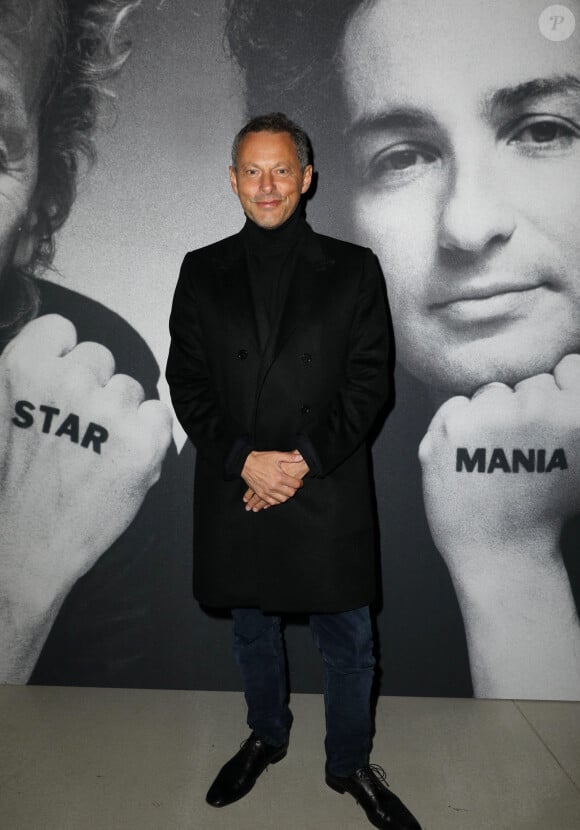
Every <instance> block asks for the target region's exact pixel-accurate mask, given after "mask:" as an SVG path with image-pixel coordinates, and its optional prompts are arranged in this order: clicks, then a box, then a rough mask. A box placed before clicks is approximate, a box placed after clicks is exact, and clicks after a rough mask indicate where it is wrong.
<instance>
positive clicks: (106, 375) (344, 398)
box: [0, 0, 580, 830]
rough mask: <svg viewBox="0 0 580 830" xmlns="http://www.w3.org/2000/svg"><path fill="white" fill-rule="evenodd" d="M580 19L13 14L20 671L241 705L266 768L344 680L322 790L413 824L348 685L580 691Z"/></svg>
mask: <svg viewBox="0 0 580 830" xmlns="http://www.w3.org/2000/svg"><path fill="white" fill-rule="evenodd" d="M579 38H580V3H579V2H578V0H570V2H566V4H565V5H552V4H550V3H548V2H546V0H508V1H507V2H506V0H503V1H502V2H500V0H484V2H482V0H438V2H428V0H215V1H214V0H0V103H1V105H2V106H1V110H0V111H1V112H2V116H3V117H2V120H1V121H0V137H1V141H0V684H3V685H6V686H19V687H28V688H29V689H32V688H33V687H40V688H39V690H40V689H44V688H50V687H55V688H68V687H79V688H86V689H88V688H91V689H111V690H113V689H127V690H129V689H130V690H150V691H152V690H166V691H168V692H169V691H176V692H177V691H179V692H187V691H191V692H198V691H199V692H204V693H205V692H209V693H224V694H225V693H242V692H243V693H244V695H245V697H244V700H245V704H247V706H248V725H249V727H250V730H251V735H252V736H254V737H251V738H250V739H249V743H247V744H245V745H244V746H245V749H244V748H242V750H240V751H245V752H246V753H248V752H254V753H258V752H262V751H263V748H262V745H263V746H265V747H266V755H264V757H263V758H261V760H260V761H259V763H258V762H257V761H256V758H257V755H256V757H255V758H254V762H255V763H257V764H258V767H259V766H260V764H261V765H262V766H261V768H259V769H258V768H257V769H258V771H257V773H256V776H255V777H256V779H257V777H258V776H259V775H260V773H261V772H262V771H263V769H265V768H266V767H267V766H268V765H269V764H273V763H275V762H276V761H277V760H281V759H282V757H283V754H281V752H280V748H281V747H286V745H287V743H288V735H289V731H290V726H291V724H292V718H293V715H292V712H294V710H293V709H292V696H293V695H298V696H300V695H320V696H321V699H323V700H324V706H325V710H324V712H325V728H326V730H327V732H326V744H325V747H323V750H322V751H323V752H325V753H326V755H325V758H326V761H325V763H326V767H325V769H326V776H327V778H326V783H327V784H329V786H330V787H331V788H334V789H338V791H339V792H340V788H341V786H342V784H341V782H345V781H350V779H351V777H352V776H351V772H352V771H353V769H354V768H355V767H356V768H357V769H363V768H364V769H366V768H367V767H368V768H369V769H371V773H369V775H371V776H374V777H372V778H371V779H369V780H371V784H369V785H368V786H370V787H371V790H373V792H374V796H373V798H375V796H376V798H377V799H378V802H380V804H382V807H381V806H379V807H377V808H376V809H377V810H378V811H379V812H378V813H376V814H375V813H373V812H372V810H373V809H375V807H373V808H371V807H369V808H368V810H370V812H368V811H367V807H365V800H364V799H365V796H364V795H363V796H360V793H358V790H357V791H353V790H352V788H351V785H350V783H349V784H348V785H345V786H344V787H343V792H344V791H346V792H347V793H350V794H351V795H353V796H354V798H355V801H357V802H359V805H360V806H358V807H357V811H358V812H357V816H359V819H360V821H361V822H362V824H361V825H360V826H361V827H363V826H367V825H368V821H371V823H373V821H374V822H375V825H374V826H377V827H379V826H383V824H380V823H376V822H377V821H378V822H380V821H389V822H391V823H393V822H394V824H393V826H394V827H400V828H402V830H403V829H405V828H406V830H409V828H416V827H419V826H422V827H424V828H428V827H430V826H431V825H430V823H429V820H428V815H425V813H424V811H423V812H421V810H420V809H417V810H415V809H414V808H415V807H416V805H417V801H416V799H415V797H414V793H413V791H412V789H411V791H410V792H409V791H406V790H404V789H403V790H402V792H401V793H400V794H399V791H398V789H397V787H396V786H394V787H393V789H394V792H392V791H391V790H390V789H389V790H388V793H389V795H392V797H393V798H394V799H396V805H397V806H396V807H395V806H393V805H394V804H395V802H389V807H388V809H387V808H386V807H385V804H384V803H383V802H381V798H385V797H384V795H382V793H383V786H384V785H383V784H382V783H381V780H380V776H379V777H378V778H377V775H376V774H375V772H373V771H372V768H373V767H374V763H375V758H374V756H375V754H376V752H375V751H373V756H372V760H373V763H372V764H371V763H370V761H369V757H370V756H369V752H370V751H371V750H370V747H371V743H372V742H371V737H372V734H374V733H373V727H372V726H371V725H370V723H371V722H370V720H368V717H367V715H368V716H369V717H370V715H369V713H370V712H371V709H369V707H368V705H367V704H364V705H362V704H360V701H359V698H358V697H357V698H356V700H357V701H359V702H358V703H354V702H353V701H354V700H355V697H356V695H359V696H362V697H360V699H361V700H362V698H363V697H364V700H367V698H369V699H371V698H372V701H373V704H372V707H376V706H379V707H380V706H381V705H382V704H381V701H383V703H384V702H385V701H387V700H389V699H390V698H394V699H397V700H398V699H407V698H408V699H410V700H412V699H428V700H432V701H433V703H434V705H438V704H437V701H438V700H457V701H458V702H459V701H463V700H468V701H470V702H478V701H486V702H489V703H490V705H491V704H492V703H493V702H494V701H514V700H518V701H524V702H525V701H527V702H529V703H530V705H532V704H533V702H535V701H550V702H559V703H569V704H573V703H578V702H580V45H579ZM261 119H262V120H261ZM232 144H233V146H232ZM274 155H275V156H276V158H275V159H274ZM271 160H274V161H276V165H274V164H273V163H272V164H270V161H271ZM282 161H284V165H282ZM295 162H296V164H297V167H293V166H292V165H293V164H294V163H295ZM266 167H268V170H269V171H270V172H271V177H272V178H271V181H270V180H268V182H267V183H266V185H265V184H264V181H263V176H264V175H265V174H264V172H263V171H264V170H265V169H266ZM282 168H283V169H282ZM279 171H281V172H279ZM260 177H262V178H260ZM276 177H278V178H276ZM274 480H275V482H276V484H275V485H274V484H273V483H272V482H273V481H274ZM266 482H268V483H267V484H266ZM363 609H364V610H363ZM356 615H358V616H356ZM330 617H333V618H337V619H339V621H340V624H341V626H343V628H340V630H339V629H338V628H337V629H336V630H335V629H334V628H333V627H332V626H331V623H330V621H329V618H330ZM355 617H356V619H355ZM264 621H266V622H264ZM266 625H267V627H268V633H267V636H268V637H271V638H272V639H271V641H270V640H268V645H267V648H268V649H270V650H271V651H272V653H275V655H276V656H275V661H276V662H275V666H274V664H273V663H272V664H271V665H270V664H269V665H270V668H272V666H274V668H273V669H272V672H273V674H272V676H273V675H274V674H276V676H278V675H279V676H280V677H282V676H283V680H279V681H276V682H279V683H280V685H279V686H278V687H277V692H276V694H277V695H278V697H279V698H280V699H284V705H283V706H282V704H280V706H281V708H280V710H279V712H278V714H277V715H276V717H273V716H272V718H270V719H268V718H264V717H263V714H256V713H258V712H262V709H261V707H263V706H266V704H265V703H264V700H265V698H260V699H258V698H259V694H261V691H263V689H262V687H260V689H261V691H259V692H256V689H257V688H258V687H257V686H256V689H254V691H252V689H253V688H254V687H253V686H252V683H253V682H254V679H255V678H256V677H258V676H259V677H260V678H262V679H261V680H260V683H262V686H264V684H265V682H266V681H265V680H264V679H263V678H265V677H267V676H268V675H267V671H266V669H265V668H264V666H265V665H266V664H265V663H264V664H262V663H260V664H258V662H256V660H257V657H256V655H255V654H254V653H253V652H252V654H250V652H251V651H252V648H254V651H256V650H257V649H258V646H257V645H253V646H252V648H250V647H248V646H247V643H251V644H253V643H257V642H258V640H259V639H260V638H262V641H261V642H262V645H263V643H264V642H265V640H263V637H264V636H266V635H264V634H263V631H262V628H261V627H263V626H266ZM333 625H334V623H333ZM270 627H271V630H270ZM347 628H348V631H347ZM258 629H260V633H259V634H258V633H257V632H258ZM263 630H264V631H265V630H266V629H265V628H264V629H263ZM339 632H340V633H339ZM355 637H358V638H360V641H357V644H356V652H357V653H356V660H358V663H356V664H355V663H354V662H353V663H352V665H351V664H350V663H345V664H344V666H346V668H345V667H344V666H343V665H342V664H341V667H339V668H338V669H337V667H336V665H335V664H334V662H333V661H334V660H335V658H336V660H338V659H339V658H338V657H337V646H336V642H340V643H341V645H343V644H344V643H347V644H348V646H349V647H350V646H352V651H353V653H354V651H355V646H354V638H355ZM244 643H246V645H244ZM264 648H266V646H264ZM244 649H245V650H244ZM246 652H247V653H246ZM264 653H265V652H264ZM321 655H322V658H321ZM350 656H351V655H350V654H349V655H348V656H347V657H344V659H345V660H348V659H350ZM342 658H343V655H342V654H341V656H340V659H342ZM263 659H265V658H263ZM269 659H271V658H269ZM354 659H355V658H353V660H354ZM252 661H253V662H252ZM363 664H364V665H363ZM274 669H275V671H274ZM355 671H356V672H358V673H359V674H360V678H362V673H363V672H366V674H365V678H366V679H365V680H364V684H365V685H364V691H361V689H362V686H361V683H362V680H361V679H360V678H359V681H358V683H359V685H358V686H356V689H355V684H354V682H353V681H352V680H349V681H347V680H345V677H346V676H347V675H348V676H350V674H352V673H353V672H355ZM333 672H334V674H333ZM337 673H338V674H339V675H340V679H339V680H336V676H337ZM357 676H358V675H357ZM272 682H274V681H272ZM333 683H338V686H336V688H339V687H340V690H341V693H340V694H338V693H336V696H335V697H333V695H335V691H336V689H335V687H333ZM349 683H350V684H351V685H349ZM351 686H352V688H351ZM333 689H335V691H333ZM252 694H255V697H254V698H252ZM351 696H352V697H351ZM365 696H366V697H365ZM288 698H289V699H290V708H288V703H287V699H288ZM339 699H340V702H337V701H339ZM332 700H334V701H335V703H334V704H333V703H332V702H331V701H332ZM245 704H244V705H245ZM268 705H270V704H268ZM277 705H278V704H277ZM333 706H335V707H336V708H335V709H333ZM349 706H350V707H351V708H350V709H349V708H348V707H349ZM365 706H366V709H365ZM340 707H344V708H340ZM372 707H371V708H372ZM291 709H292V712H291ZM355 709H356V711H357V712H358V713H359V714H360V712H361V710H362V709H364V711H365V718H367V720H364V718H363V719H361V721H360V722H359V723H358V725H357V726H356V729H358V730H359V732H360V731H361V730H362V732H364V733H365V736H366V737H365V738H364V740H363V741H362V743H361V741H359V744H358V745H357V746H358V747H359V748H357V750H356V752H354V751H353V753H354V754H353V755H352V757H353V758H354V757H356V759H357V760H356V763H355V762H354V761H352V763H351V760H352V759H351V756H350V755H348V752H349V751H350V750H347V749H345V746H347V745H348V741H349V740H350V739H349V737H348V736H347V737H346V738H345V737H344V735H346V732H345V733H344V734H343V733H342V732H341V731H340V729H338V730H337V731H333V730H334V729H335V727H333V723H334V724H335V725H336V723H337V722H340V723H341V724H343V723H346V722H350V721H351V719H352V722H353V723H354V716H353V715H352V712H353V711H355ZM367 710H368V712H367ZM373 711H374V708H373ZM244 717H245V716H244ZM294 717H295V720H296V714H295V713H294ZM333 718H334V721H333ZM361 718H362V715H361ZM363 721H364V723H363ZM361 724H362V725H361ZM240 726H241V727H242V733H241V737H240V740H243V737H244V735H243V728H244V727H245V723H244V719H243V718H242V720H241V722H240ZM294 728H296V727H294ZM353 729H355V727H354V726H353ZM378 732H379V728H378V726H377V737H376V738H375V746H376V744H377V741H378ZM256 736H257V738H256ZM369 736H370V737H369ZM246 737H247V736H246ZM260 739H261V740H260ZM252 741H254V742H255V741H257V742H258V743H257V746H255V745H254V744H252ZM230 743H231V746H230V747H229V750H231V751H230V755H231V754H232V753H233V752H234V751H235V750H236V749H237V747H238V745H239V741H237V737H236V739H234V740H232V741H230ZM339 744H340V750H338V749H337V746H338V745H339ZM196 747H197V744H196ZM272 747H274V748H275V749H276V752H271V753H270V755H268V754H267V752H268V751H270V750H272ZM229 750H228V751H229ZM202 751H203V750H202ZM341 753H342V754H341ZM284 754H285V750H284ZM234 757H237V756H234ZM223 760H224V761H225V760H227V757H226V758H224V759H223ZM376 763H377V764H380V763H381V759H380V757H377V759H376ZM220 766H222V764H221V763H219V764H217V766H216V768H215V770H213V768H212V770H213V771H212V775H213V776H214V778H215V776H216V775H217V774H218V772H219V770H220ZM282 766H283V764H281V765H280V767H276V771H278V769H281V768H282ZM579 768H580V767H579ZM223 769H225V767H224V768H223ZM223 769H222V772H223ZM269 774H271V775H273V772H272V773H269ZM324 775H325V772H324V770H323V771H322V781H323V782H324V780H325V779H324ZM220 776H222V773H219V776H218V778H217V779H216V780H215V781H214V787H216V786H217V790H216V789H213V788H212V790H210V793H209V794H208V801H209V803H210V804H212V803H213V802H215V803H213V806H214V807H215V806H218V807H219V806H222V805H225V804H229V803H230V802H232V801H234V800H239V799H241V798H242V797H243V796H245V795H246V792H248V791H249V790H245V789H244V788H245V787H246V785H247V783H248V782H245V783H244V784H243V785H242V784H239V782H238V784H239V786H240V787H241V789H240V790H239V792H238V791H237V790H236V792H233V791H230V789H231V787H230V784H231V782H230V783H229V784H228V782H227V781H226V783H225V784H224V779H223V776H222V777H221V778H220ZM333 782H334V786H333ZM210 783H211V781H209V782H208V786H209V784H210ZM261 783H262V782H260V785H261ZM238 784H236V785H235V786H234V790H235V789H236V787H237V786H238ZM253 784H254V781H252V783H251V784H250V788H251V787H252V786H253ZM395 784H396V779H395ZM256 786H258V785H256ZM365 786H366V785H365ZM228 788H229V789H228ZM349 788H350V789H349ZM373 788H374V789H373ZM206 789H207V788H206ZM377 793H378V795H377ZM395 793H397V796H395ZM399 795H400V797H401V799H402V801H400V802H399V800H398V796H399ZM359 796H360V797H359ZM248 797H250V796H248ZM361 798H362V801H361ZM212 799H213V802H212ZM385 803H386V802H385ZM399 805H400V807H399ZM361 806H362V808H363V810H364V811H365V812H366V814H367V815H366V818H365V813H364V812H362V811H361ZM367 806H368V805H367ZM419 806H421V802H420V800H419ZM383 808H384V809H386V813H387V814H388V816H387V818H386V819H385V816H384V815H383V814H382V813H381V814H380V811H381V810H383ZM353 809H354V808H353ZM399 810H400V812H399ZM389 811H391V812H389ZM224 812H225V811H224ZM415 812H416V813H417V817H416V818H414V814H415ZM220 814H221V813H220ZM371 814H372V815H371ZM379 814H380V815H379ZM381 815H382V818H381ZM377 816H378V817H377ZM367 819H368V820H367ZM421 819H423V820H422V821H421V824H420V825H419V823H418V822H419V820H421ZM457 820H458V819H457ZM397 822H398V824H397ZM413 822H415V823H413ZM195 826H197V825H195ZM199 826H200V827H201V826H202V825H199ZM209 826H210V825H208V827H209ZM212 826H213V825H212ZM216 826H217V825H216ZM223 826H224V827H229V826H230V825H226V824H224V825H223ZM231 826H232V827H233V826H235V825H234V824H232V825H231ZM297 826H298V825H297ZM305 826H307V825H305ZM352 826H353V827H354V826H358V825H355V824H353V825H352ZM385 826H387V825H386V824H385ZM389 826H391V824H389ZM433 826H435V825H433ZM437 826H439V825H437ZM441 826H442V827H443V826H444V825H441ZM448 826H449V827H450V828H455V827H459V826H460V825H459V824H451V823H450V824H449V825H448ZM469 826H470V825H468V824H466V825H465V830H468V828H469ZM499 826H503V825H498V827H499ZM506 826H507V825H506ZM526 826H527V827H528V826H529V827H532V830H533V828H534V827H535V825H532V824H529V825H526ZM540 826H542V827H543V826H551V825H550V823H549V821H548V824H544V825H540V824H538V830H539V827H540ZM556 826H557V825H554V827H556ZM160 827H161V825H160ZM473 827H474V830H479V825H473ZM523 827H524V825H523V824H522V828H523ZM562 827H563V830H569V828H568V826H567V825H566V826H564V825H562ZM570 827H572V825H570ZM23 830H24V827H23Z"/></svg>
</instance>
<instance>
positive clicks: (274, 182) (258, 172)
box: [230, 132, 312, 230]
mask: <svg viewBox="0 0 580 830" xmlns="http://www.w3.org/2000/svg"><path fill="white" fill-rule="evenodd" d="M311 179H312V167H311V166H310V165H308V166H307V167H305V169H304V170H302V169H301V167H300V161H299V160H298V155H297V153H296V147H295V146H294V142H293V141H292V138H291V136H290V134H289V133H270V132H259V133H248V134H247V135H245V136H244V138H243V139H242V140H241V142H240V147H239V151H238V158H237V165H236V169H235V170H234V168H233V167H230V182H231V185H232V189H233V191H234V193H235V194H236V196H237V197H238V198H239V200H240V202H241V204H242V207H243V209H244V213H245V214H246V216H249V217H250V219H252V221H254V222H255V223H256V224H257V225H259V226H260V227H261V228H266V229H268V230H273V229H274V228H278V227H279V226H280V225H282V224H283V223H284V222H285V221H286V220H287V219H289V218H290V216H292V214H293V213H294V211H295V210H296V208H297V206H298V202H299V201H300V196H301V195H302V194H303V193H306V191H307V190H308V188H309V187H310V181H311Z"/></svg>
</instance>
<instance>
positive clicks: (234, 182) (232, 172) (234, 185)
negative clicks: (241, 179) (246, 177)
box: [229, 164, 238, 196]
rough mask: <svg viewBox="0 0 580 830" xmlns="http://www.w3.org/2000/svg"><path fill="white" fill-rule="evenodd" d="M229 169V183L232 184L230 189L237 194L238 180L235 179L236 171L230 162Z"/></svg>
mask: <svg viewBox="0 0 580 830" xmlns="http://www.w3.org/2000/svg"><path fill="white" fill-rule="evenodd" d="M229 170H230V184H231V186H232V190H233V191H234V193H235V194H236V196H237V195H238V180H237V179H236V171H235V170H234V168H233V167H232V165H231V164H230V167H229Z"/></svg>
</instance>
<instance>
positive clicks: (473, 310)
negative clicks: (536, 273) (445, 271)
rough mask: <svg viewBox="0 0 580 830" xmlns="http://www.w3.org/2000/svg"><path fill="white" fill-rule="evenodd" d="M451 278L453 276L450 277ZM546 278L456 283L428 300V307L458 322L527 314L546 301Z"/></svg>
mask: <svg viewBox="0 0 580 830" xmlns="http://www.w3.org/2000/svg"><path fill="white" fill-rule="evenodd" d="M450 282H452V280H451V279H450ZM549 290H550V283H549V281H548V280H546V279H540V278H538V279H532V280H525V281H523V280H521V279H520V280H517V279H513V280H511V279H507V280H506V279H505V278H503V279H502V278H499V279H490V278H487V279H485V281H483V280H482V281H479V280H478V281H477V282H476V281H471V282H469V281H468V282H466V283H464V284H463V285H461V284H459V285H456V286H454V287H453V288H452V289H451V290H449V291H444V292H442V296H441V297H438V298H437V299H435V300H434V301H433V302H431V303H430V304H429V310H430V311H432V312H434V313H435V314H438V315H441V316H443V317H444V318H445V319H446V320H447V321H448V322H450V323H452V324H453V323H455V324H457V325H459V326H461V325H464V324H470V325H471V324H478V325H479V324H483V325H485V324H486V323H494V322H500V323H501V322H502V320H506V321H509V319H510V318H518V317H522V316H525V315H526V314H528V313H529V312H530V311H532V310H533V309H534V307H535V305H536V304H538V303H539V304H541V303H543V302H544V301H545V295H546V292H548V291H549Z"/></svg>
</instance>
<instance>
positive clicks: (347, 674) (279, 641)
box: [232, 606, 375, 777]
mask: <svg viewBox="0 0 580 830" xmlns="http://www.w3.org/2000/svg"><path fill="white" fill-rule="evenodd" d="M232 615H233V618H234V654H235V657H236V661H237V663H238V666H239V668H240V672H241V675H242V684H243V687H244V693H245V696H246V703H247V704H248V726H249V727H250V729H252V730H253V731H254V732H255V733H256V735H257V736H258V737H259V738H261V739H262V740H263V741H265V742H266V743H268V744H271V745H273V746H281V745H282V744H285V743H287V742H288V735H289V733H290V726H291V725H292V714H291V712H290V709H289V707H288V681H287V676H286V655H285V649H284V641H283V638H282V631H281V628H280V626H281V619H280V617H278V616H274V615H271V614H263V613H262V612H261V611H260V610H258V609H256V608H234V609H233V610H232ZM310 630H311V632H312V637H313V639H314V642H315V643H316V645H317V646H318V648H319V650H320V652H321V654H322V660H323V665H324V708H325V713H326V740H325V742H324V745H325V749H326V766H327V769H328V771H329V772H330V773H331V774H332V775H336V776H340V777H346V776H349V775H352V773H353V772H355V771H356V770H357V769H359V768H360V767H362V766H365V765H366V764H368V762H369V754H370V743H371V731H372V720H371V688H372V683H373V677H374V667H375V659H374V656H373V636H372V628H371V621H370V614H369V609H368V607H367V606H364V607H363V608H357V609H355V610H354V611H343V612H340V613H338V614H311V615H310Z"/></svg>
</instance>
